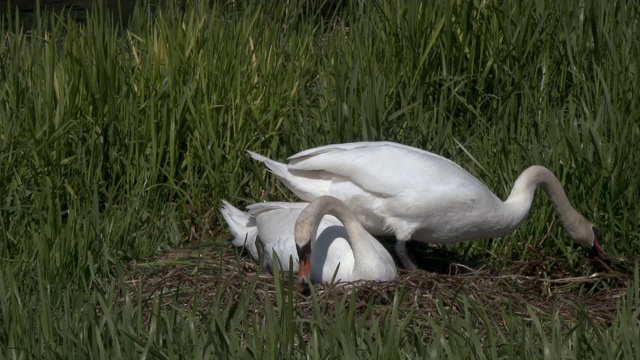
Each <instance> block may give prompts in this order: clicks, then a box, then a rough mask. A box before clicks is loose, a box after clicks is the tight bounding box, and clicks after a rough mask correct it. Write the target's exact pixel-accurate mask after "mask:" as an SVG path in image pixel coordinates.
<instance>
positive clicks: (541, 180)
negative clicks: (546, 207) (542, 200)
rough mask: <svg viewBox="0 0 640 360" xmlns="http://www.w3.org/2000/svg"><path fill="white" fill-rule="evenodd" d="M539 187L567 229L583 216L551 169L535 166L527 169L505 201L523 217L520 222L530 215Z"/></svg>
mask: <svg viewBox="0 0 640 360" xmlns="http://www.w3.org/2000/svg"><path fill="white" fill-rule="evenodd" d="M538 186H540V187H541V188H542V190H543V191H544V192H545V193H546V194H547V197H549V201H550V202H551V205H552V206H553V208H554V209H555V210H556V212H557V213H558V217H559V218H560V222H561V223H562V224H563V226H564V227H565V228H566V227H567V225H568V224H569V223H570V222H571V221H572V219H574V218H575V217H576V216H581V215H580V214H578V212H577V211H576V210H575V209H574V208H573V206H571V203H570V202H569V199H568V198H567V195H566V194H565V192H564V189H563V188H562V184H560V181H558V178H556V177H555V175H553V173H552V172H551V171H550V170H549V169H547V168H545V167H543V166H537V165H535V166H531V167H529V168H527V169H526V170H525V171H523V172H522V174H520V176H519V177H518V179H516V182H515V184H514V185H513V189H512V190H511V194H510V195H509V198H508V199H507V200H506V201H505V203H506V204H508V205H509V208H511V210H514V209H515V211H514V213H515V214H517V216H521V218H520V222H521V221H522V220H524V218H525V217H526V215H527V214H528V213H529V209H530V208H531V204H532V202H533V196H534V194H535V191H536V188H537V187H538Z"/></svg>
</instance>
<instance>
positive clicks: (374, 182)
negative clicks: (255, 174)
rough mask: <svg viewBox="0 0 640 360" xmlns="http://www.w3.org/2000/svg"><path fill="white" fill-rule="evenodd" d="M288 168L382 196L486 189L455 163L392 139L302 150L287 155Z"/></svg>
mask: <svg viewBox="0 0 640 360" xmlns="http://www.w3.org/2000/svg"><path fill="white" fill-rule="evenodd" d="M289 169H290V170H292V171H299V172H301V176H308V177H313V178H317V179H323V180H325V181H330V182H331V187H337V188H341V187H345V186H349V185H355V186H356V187H357V188H358V189H360V190H361V191H364V192H368V193H371V194H374V195H375V196H376V197H383V198H384V197H391V196H394V195H395V194H397V193H399V192H403V191H404V192H406V191H411V190H420V191H425V190H429V191H435V190H437V188H438V187H447V188H451V187H458V186H461V185H462V186H464V187H468V186H469V185H472V186H473V187H474V188H478V189H481V190H482V191H489V190H488V189H486V186H485V185H484V184H482V182H480V181H479V180H478V179H476V178H475V177H474V176H472V175H471V174H469V173H468V172H467V171H465V170H464V169H462V168H461V167H460V166H458V165H457V164H455V163H454V162H452V161H450V160H448V159H445V158H443V157H441V156H439V155H436V154H433V153H430V152H427V151H424V150H420V149H416V148H413V147H410V146H406V145H400V144H395V143H391V142H361V143H348V144H336V145H327V146H322V147H319V148H315V149H309V150H305V151H303V152H300V153H298V154H295V155H293V156H292V157H290V158H289ZM344 183H347V184H349V185H345V184H344ZM349 191H352V192H353V189H349Z"/></svg>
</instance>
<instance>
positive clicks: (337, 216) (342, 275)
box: [220, 196, 397, 283]
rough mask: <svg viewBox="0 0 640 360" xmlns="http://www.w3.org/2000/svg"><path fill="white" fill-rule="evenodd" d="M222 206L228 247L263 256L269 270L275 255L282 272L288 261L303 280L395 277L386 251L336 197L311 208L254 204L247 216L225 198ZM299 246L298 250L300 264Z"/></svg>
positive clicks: (292, 204)
mask: <svg viewBox="0 0 640 360" xmlns="http://www.w3.org/2000/svg"><path fill="white" fill-rule="evenodd" d="M222 203H223V207H222V208H221V209H220V211H221V213H222V216H223V217H224V219H225V221H226V222H227V223H228V224H229V229H230V231H231V233H232V234H233V236H234V239H233V240H232V243H233V244H234V245H235V246H245V247H246V248H247V249H248V250H249V253H250V254H251V257H253V258H254V259H256V260H257V259H258V258H259V257H260V253H264V254H265V255H266V256H265V264H266V266H267V267H268V268H269V270H272V269H273V258H272V256H277V257H278V260H279V263H280V268H281V270H284V271H287V270H288V269H289V261H291V263H292V265H293V270H294V271H296V270H297V271H299V279H300V281H301V282H306V281H307V280H311V281H313V282H324V283H328V282H330V281H331V279H332V278H333V276H334V274H335V282H339V281H343V282H344V281H356V280H381V281H388V280H393V279H395V278H396V276H397V274H396V266H395V263H394V262H393V258H392V257H391V255H390V254H389V252H387V250H386V249H385V248H384V247H383V246H382V245H381V244H380V243H379V242H378V241H377V240H376V239H375V238H374V237H373V236H371V235H370V234H369V233H367V232H366V230H364V228H363V227H362V225H361V224H360V223H359V222H358V220H357V218H356V216H355V214H353V212H351V210H350V209H349V208H348V207H346V206H345V205H344V204H343V203H342V202H340V200H338V199H336V198H333V197H328V196H325V197H320V198H317V199H315V200H314V201H313V202H311V204H308V203H285V202H271V203H257V204H253V205H249V206H248V207H247V208H248V210H249V211H248V212H243V211H240V210H238V209H236V208H235V207H233V206H232V205H231V204H229V203H228V202H226V201H225V200H222ZM294 234H295V235H294ZM298 235H299V236H298ZM303 239H304V240H303ZM297 244H299V247H300V251H302V259H303V261H301V262H300V263H301V266H299V265H298V259H299V258H298V252H299V250H298V249H297V248H298V246H297ZM261 249H262V250H261ZM290 259H291V260H290ZM336 269H337V271H336Z"/></svg>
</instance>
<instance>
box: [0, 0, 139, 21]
mask: <svg viewBox="0 0 640 360" xmlns="http://www.w3.org/2000/svg"><path fill="white" fill-rule="evenodd" d="M136 2H137V1H136V0H103V3H104V5H105V7H106V8H107V9H108V10H110V12H111V13H112V14H113V15H114V17H115V19H116V20H117V21H122V20H123V21H126V19H127V18H128V17H129V15H130V14H131V13H133V9H134V8H135V6H136ZM9 4H10V7H9ZM97 4H98V0H40V9H41V10H42V9H44V8H47V9H48V10H51V11H53V12H56V13H61V12H63V11H65V12H68V13H70V14H71V16H72V17H73V18H74V19H76V20H78V21H83V20H84V19H85V18H86V14H87V10H89V11H90V10H91V8H92V7H93V6H95V5H97ZM36 9H37V0H12V1H8V0H0V16H4V15H6V13H7V11H11V13H12V14H16V13H18V16H19V19H20V22H21V23H22V25H24V26H25V27H29V26H31V24H32V23H33V20H34V18H35V16H36Z"/></svg>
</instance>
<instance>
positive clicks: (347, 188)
mask: <svg viewBox="0 0 640 360" xmlns="http://www.w3.org/2000/svg"><path fill="white" fill-rule="evenodd" d="M249 153H250V154H251V156H252V157H253V158H254V159H256V160H258V161H261V162H263V163H265V165H266V166H267V167H268V168H269V169H270V170H271V172H272V173H273V174H274V175H276V176H277V177H278V178H279V179H280V180H281V181H282V182H284V184H285V185H286V186H287V187H288V188H289V189H291V191H293V192H294V193H295V194H296V195H298V196H299V197H300V198H301V199H303V200H306V201H309V200H312V199H314V198H316V197H319V196H323V195H331V196H335V197H337V198H338V199H340V200H342V201H343V202H344V203H345V204H346V205H348V206H349V207H350V208H351V209H352V210H353V211H354V212H355V213H356V214H357V215H358V219H359V220H360V222H361V223H362V225H363V226H364V227H365V229H367V231H369V232H370V233H371V234H373V235H383V234H394V235H395V237H396V239H397V240H398V241H397V243H396V252H397V255H398V257H399V258H400V259H401V261H402V263H403V265H404V266H405V268H407V269H415V264H414V263H413V261H411V259H410V258H409V256H408V255H407V253H406V244H405V242H406V241H407V240H410V239H415V240H420V241H425V242H432V243H451V242H458V241H464V240H469V239H472V238H489V237H499V236H505V235H508V234H510V233H512V232H513V231H515V230H516V229H517V228H518V227H519V226H520V224H521V223H522V221H523V220H524V219H525V217H526V216H527V214H528V213H529V209H530V208H531V203H532V201H533V195H534V193H535V189H536V187H537V186H540V187H542V189H543V190H544V191H545V192H546V193H547V195H548V196H549V199H550V200H551V204H552V205H553V206H554V208H555V210H556V212H557V213H558V216H559V218H560V221H561V223H562V225H563V227H564V229H565V231H566V232H567V234H568V235H569V237H570V238H571V239H573V241H575V242H576V243H577V244H579V245H581V246H584V247H587V248H589V249H592V250H593V251H594V252H595V253H597V254H604V251H603V249H602V247H601V246H600V243H599V239H600V237H601V234H600V230H598V228H597V227H596V226H595V225H593V224H592V223H591V222H590V221H589V220H587V219H585V218H584V217H583V216H582V215H580V214H579V213H578V212H577V211H576V210H575V209H574V208H573V207H572V206H571V204H570V202H569V200H568V199H567V196H566V195H565V193H564V190H563V188H562V185H561V184H560V182H559V181H558V179H557V178H556V177H555V176H554V175H553V173H551V171H549V170H548V169H546V168H544V167H542V166H531V167H529V168H528V169H526V170H525V171H523V172H522V174H520V176H519V177H518V179H517V180H516V182H515V184H514V186H513V189H512V191H511V194H510V195H509V197H508V198H507V200H506V201H504V202H503V201H501V200H500V199H499V198H498V197H496V196H495V195H494V194H493V193H492V192H491V191H490V190H489V189H488V188H487V187H486V186H485V185H484V184H483V183H482V182H480V181H479V180H478V179H476V178H475V177H474V176H473V175H471V174H469V173H468V172H466V171H465V170H464V169H463V168H461V167H460V166H458V165H457V164H456V163H454V162H452V161H450V160H448V159H445V158H443V157H441V156H438V155H436V154H433V153H430V152H427V151H424V150H421V149H416V148H413V147H410V146H406V145H400V144H396V143H392V142H356V143H347V144H335V145H327V146H322V147H317V148H314V149H309V150H306V151H302V152H300V153H298V154H295V155H293V156H291V157H290V158H289V164H282V163H279V162H277V161H274V160H271V159H269V158H267V157H264V156H262V155H259V154H256V153H254V152H251V151H249Z"/></svg>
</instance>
